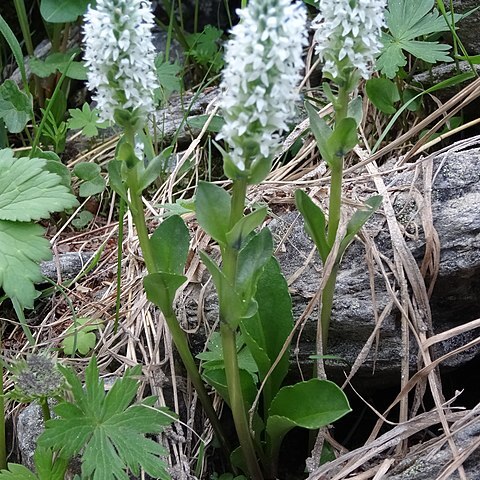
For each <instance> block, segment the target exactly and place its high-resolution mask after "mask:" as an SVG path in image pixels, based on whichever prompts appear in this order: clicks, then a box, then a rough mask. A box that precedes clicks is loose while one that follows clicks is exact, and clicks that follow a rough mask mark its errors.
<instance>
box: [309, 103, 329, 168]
mask: <svg viewBox="0 0 480 480" xmlns="http://www.w3.org/2000/svg"><path fill="white" fill-rule="evenodd" d="M305 108H306V109H307V113H308V118H309V119H310V129H311V130H312V133H313V135H314V136H315V140H316V142H317V146H318V150H319V151H320V154H321V155H322V158H323V159H324V160H325V161H326V162H327V163H328V164H329V165H330V166H331V162H332V160H333V154H332V151H331V150H330V148H329V144H328V140H329V138H330V137H331V136H332V129H331V128H330V127H329V126H328V125H327V122H326V121H325V120H324V119H323V118H320V117H319V116H318V113H317V111H316V110H315V109H314V108H313V107H312V105H311V104H310V103H308V102H305Z"/></svg>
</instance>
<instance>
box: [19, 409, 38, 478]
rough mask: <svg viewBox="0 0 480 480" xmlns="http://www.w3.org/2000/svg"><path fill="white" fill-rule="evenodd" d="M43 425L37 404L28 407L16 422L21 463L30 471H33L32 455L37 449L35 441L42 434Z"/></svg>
mask: <svg viewBox="0 0 480 480" xmlns="http://www.w3.org/2000/svg"><path fill="white" fill-rule="evenodd" d="M43 429H44V424H43V417H42V409H41V408H40V405H38V404H37V403H32V404H30V405H28V406H27V407H26V408H25V409H24V410H22V412H21V413H20V415H19V416H18V420H17V427H16V432H17V441H18V449H19V450H20V453H21V457H22V463H23V465H25V466H26V467H28V468H29V469H30V470H32V471H33V470H34V469H35V465H34V463H33V455H34V453H35V448H36V447H37V439H38V437H39V436H40V434H41V433H42V432H43Z"/></svg>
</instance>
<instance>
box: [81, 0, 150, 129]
mask: <svg viewBox="0 0 480 480" xmlns="http://www.w3.org/2000/svg"><path fill="white" fill-rule="evenodd" d="M153 25H154V17H153V14H152V12H151V10H150V6H149V4H148V3H147V2H145V1H144V0H130V1H126V0H117V1H115V0H97V2H96V6H95V8H92V7H90V8H89V9H88V12H87V13H86V15H85V26H84V34H85V55H84V56H85V65H86V66H87V68H88V83H87V85H88V88H89V89H90V90H92V91H95V92H96V93H95V94H94V96H93V98H94V100H95V101H96V102H97V108H98V110H99V111H100V120H102V121H103V120H110V121H113V120H114V117H115V111H116V110H129V111H132V112H133V111H134V112H135V113H136V114H137V115H138V116H139V117H141V116H146V115H148V114H151V113H153V112H154V103H153V92H154V90H155V88H157V87H158V86H159V85H158V82H157V77H156V75H155V69H154V66H153V65H154V61H155V49H154V46H153V43H152V35H151V29H152V27H153Z"/></svg>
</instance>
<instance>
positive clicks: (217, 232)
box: [195, 182, 230, 245]
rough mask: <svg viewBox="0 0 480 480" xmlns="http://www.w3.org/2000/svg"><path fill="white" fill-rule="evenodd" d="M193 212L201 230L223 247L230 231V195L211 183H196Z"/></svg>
mask: <svg viewBox="0 0 480 480" xmlns="http://www.w3.org/2000/svg"><path fill="white" fill-rule="evenodd" d="M195 211H196V214H197V220H198V223H199V225H200V226H201V227H202V228H203V230H204V231H205V232H206V233H208V235H210V236H211V237H212V238H213V239H214V240H216V241H217V242H218V243H220V244H221V245H225V244H226V243H227V232H228V231H229V230H230V228H229V221H230V195H229V194H228V193H227V192H226V191H225V190H224V189H223V188H221V187H219V186H217V185H215V184H213V183H209V182H198V187H197V195H196V197H195Z"/></svg>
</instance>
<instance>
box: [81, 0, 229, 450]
mask: <svg viewBox="0 0 480 480" xmlns="http://www.w3.org/2000/svg"><path fill="white" fill-rule="evenodd" d="M86 20H87V21H86V24H85V29H84V33H85V43H86V46H87V47H86V48H87V52H86V58H87V65H88V68H89V73H88V78H89V83H88V85H89V88H92V89H96V97H95V98H96V100H97V102H98V108H99V110H100V117H101V118H102V119H109V120H114V121H115V122H116V123H117V124H118V125H119V126H121V127H122V128H123V130H124V135H123V137H122V138H121V139H120V142H119V144H118V146H117V150H116V158H115V160H112V161H111V162H110V163H109V165H108V172H109V180H110V186H111V187H112V189H113V190H115V192H116V193H117V194H118V195H119V196H120V198H121V200H122V202H125V203H124V204H127V205H128V207H129V209H130V212H131V214H132V218H133V221H134V223H135V226H136V229H137V234H138V238H139V242H140V246H141V248H142V253H143V258H144V260H145V265H146V267H147V271H148V275H147V276H146V277H145V279H144V285H145V290H146V292H147V296H148V298H149V299H150V300H151V301H152V302H153V303H154V304H155V305H157V306H158V307H159V308H160V309H161V311H162V313H163V315H164V318H165V321H166V322H167V325H168V328H169V330H170V333H171V335H172V338H173V341H174V343H175V346H176V347H177V350H178V352H179V354H180V357H181V358H182V361H183V363H184V365H185V368H186V369H187V371H188V374H189V376H190V379H191V381H192V383H193V385H194V387H195V389H196V391H197V393H198V397H199V399H200V401H201V402H202V405H203V407H204V410H205V412H206V414H207V416H208V417H209V419H210V422H211V423H212V426H213V428H214V430H215V433H216V435H217V437H218V438H219V440H220V444H221V445H222V448H223V449H224V450H225V451H226V452H228V441H227V439H226V438H225V436H224V435H223V432H222V428H221V426H220V422H219V420H218V417H217V415H216V413H215V410H214V408H213V405H212V402H211V399H210V397H209V395H208V393H207V391H206V388H205V385H204V384H203V381H202V378H201V376H200V373H199V371H198V368H197V366H196V364H195V360H194V358H193V356H192V354H191V352H190V349H189V345H188V341H187V338H186V335H185V332H184V331H183V330H182V328H181V327H180V325H179V323H178V320H177V318H176V315H175V312H174V309H173V302H174V299H175V293H176V290H177V289H178V288H179V287H180V286H181V285H182V284H183V283H184V282H185V281H186V277H185V276H183V270H184V266H185V263H186V260H187V254H188V248H189V236H188V230H187V228H186V226H185V224H184V223H183V221H182V220H181V218H180V217H178V216H172V217H170V218H169V219H168V220H166V221H164V222H163V223H162V224H161V225H160V226H159V227H158V228H157V230H156V231H155V232H154V234H153V235H152V237H151V238H150V237H149V234H148V229H147V225H146V221H145V215H144V211H143V203H142V192H143V190H144V189H145V188H147V187H148V186H149V185H150V184H152V183H153V182H154V181H155V180H156V178H157V177H158V172H159V171H160V166H161V165H162V164H163V162H164V161H165V156H166V155H168V154H169V152H171V149H167V150H166V151H165V152H162V153H161V154H160V155H158V156H157V157H155V158H154V159H153V160H151V161H150V162H149V164H148V166H147V167H145V165H144V162H143V160H142V161H140V160H139V158H138V157H137V156H136V153H135V152H136V147H137V145H136V134H137V133H139V132H140V130H141V129H142V128H143V126H144V125H145V118H146V115H147V114H149V113H152V112H153V110H154V103H153V98H154V91H155V89H157V88H158V82H157V79H156V76H155V65H154V55H153V46H152V34H151V27H152V25H153V16H152V13H151V12H150V10H149V6H148V2H146V1H143V0H98V1H97V4H96V7H95V8H92V7H90V8H89V11H88V13H87V15H86ZM122 202H121V206H120V218H122V217H123V210H124V207H123V205H124V204H122ZM172 239H174V240H172ZM166 242H169V243H172V245H171V248H165V245H166ZM119 249H121V241H120V240H119ZM119 291H120V285H118V293H117V295H119ZM117 298H119V297H118V296H117Z"/></svg>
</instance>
